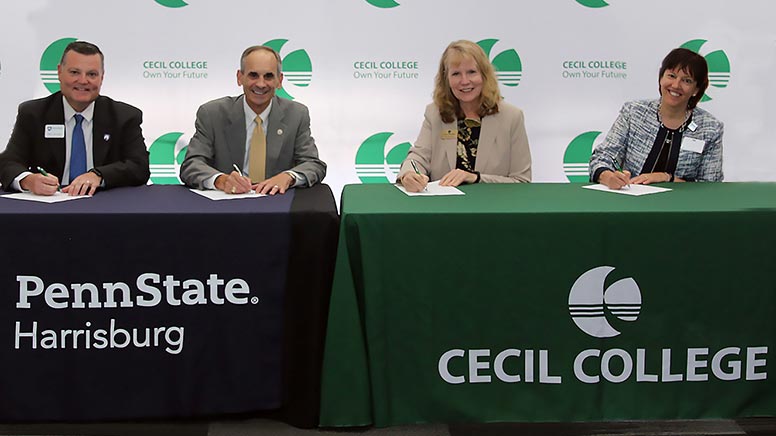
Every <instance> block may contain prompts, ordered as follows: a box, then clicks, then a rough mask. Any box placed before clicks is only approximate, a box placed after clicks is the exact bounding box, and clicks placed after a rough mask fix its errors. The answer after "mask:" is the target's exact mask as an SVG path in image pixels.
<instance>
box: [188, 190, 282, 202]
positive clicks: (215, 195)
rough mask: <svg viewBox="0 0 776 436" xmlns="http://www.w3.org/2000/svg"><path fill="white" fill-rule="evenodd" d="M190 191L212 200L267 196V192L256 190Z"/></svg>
mask: <svg viewBox="0 0 776 436" xmlns="http://www.w3.org/2000/svg"><path fill="white" fill-rule="evenodd" d="M189 191H191V192H193V193H195V194H199V195H201V196H203V197H205V198H209V199H211V200H239V199H241V198H258V197H266V196H267V194H257V193H256V191H250V192H246V193H245V194H227V193H226V192H224V191H219V190H218V189H205V190H200V189H189Z"/></svg>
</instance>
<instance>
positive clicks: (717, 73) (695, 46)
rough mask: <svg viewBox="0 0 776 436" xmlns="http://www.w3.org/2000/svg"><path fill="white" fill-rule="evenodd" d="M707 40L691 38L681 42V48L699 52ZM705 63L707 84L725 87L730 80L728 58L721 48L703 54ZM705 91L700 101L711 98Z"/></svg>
mask: <svg viewBox="0 0 776 436" xmlns="http://www.w3.org/2000/svg"><path fill="white" fill-rule="evenodd" d="M706 42H708V41H707V40H705V39H693V40H691V41H687V42H685V43H684V44H682V45H681V46H680V47H681V48H686V49H688V50H692V51H694V52H695V53H698V54H700V55H702V54H701V47H703V45H704V44H706ZM704 58H705V59H706V64H708V66H709V86H713V87H715V88H727V85H728V82H730V60H729V59H728V57H727V54H725V52H724V51H722V50H716V51H713V52H711V53H709V54H707V55H705V56H704ZM706 91H707V92H706V93H705V94H703V98H701V102H704V101H709V100H711V97H710V96H709V94H708V89H707V90H706Z"/></svg>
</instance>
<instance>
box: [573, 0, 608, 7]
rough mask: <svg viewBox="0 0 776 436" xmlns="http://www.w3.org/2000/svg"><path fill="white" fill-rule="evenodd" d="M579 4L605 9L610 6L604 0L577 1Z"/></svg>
mask: <svg viewBox="0 0 776 436" xmlns="http://www.w3.org/2000/svg"><path fill="white" fill-rule="evenodd" d="M577 3H579V4H581V5H582V6H585V7H588V8H603V7H606V6H609V3H606V2H605V1H604V0H577Z"/></svg>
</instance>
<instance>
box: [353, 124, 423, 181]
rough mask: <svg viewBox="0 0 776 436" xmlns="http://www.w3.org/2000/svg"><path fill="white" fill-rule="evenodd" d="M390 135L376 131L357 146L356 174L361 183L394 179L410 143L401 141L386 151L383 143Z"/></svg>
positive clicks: (386, 141) (389, 133)
mask: <svg viewBox="0 0 776 436" xmlns="http://www.w3.org/2000/svg"><path fill="white" fill-rule="evenodd" d="M392 135H393V133H391V132H381V133H376V134H374V135H372V136H370V137H369V138H367V139H366V141H364V142H363V143H362V144H361V146H360V147H358V152H357V153H356V174H357V175H358V178H359V179H360V180H361V183H393V181H394V180H396V175H397V174H398V173H399V167H400V166H401V163H402V161H403V160H404V158H405V157H407V151H408V150H409V149H410V147H411V146H412V144H410V143H409V142H402V143H401V144H398V145H395V146H393V147H392V148H391V149H390V151H388V153H386V152H385V145H386V143H388V138H390V137H391V136H392ZM389 174H390V175H389Z"/></svg>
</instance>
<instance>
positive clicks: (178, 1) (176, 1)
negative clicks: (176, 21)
mask: <svg viewBox="0 0 776 436" xmlns="http://www.w3.org/2000/svg"><path fill="white" fill-rule="evenodd" d="M156 2H157V3H159V4H160V5H162V6H164V7H166V8H182V7H184V6H188V5H189V4H188V3H186V2H185V1H183V0H156Z"/></svg>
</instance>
